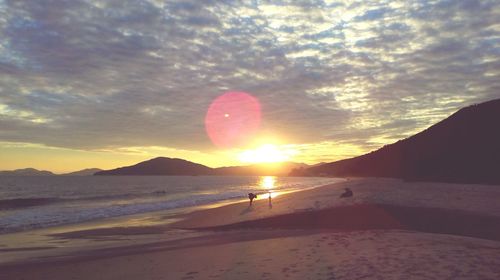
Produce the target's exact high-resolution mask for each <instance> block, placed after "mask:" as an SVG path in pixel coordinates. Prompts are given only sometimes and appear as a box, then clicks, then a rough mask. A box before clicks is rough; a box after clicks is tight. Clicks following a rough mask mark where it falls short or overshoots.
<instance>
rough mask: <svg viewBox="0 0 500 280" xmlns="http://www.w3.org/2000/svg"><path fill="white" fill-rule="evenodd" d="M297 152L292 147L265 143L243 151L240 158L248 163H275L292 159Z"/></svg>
mask: <svg viewBox="0 0 500 280" xmlns="http://www.w3.org/2000/svg"><path fill="white" fill-rule="evenodd" d="M294 153H295V152H294V151H292V150H290V149H285V148H281V147H278V146H276V145H273V144H265V145H262V146H260V147H258V148H256V149H253V150H245V151H243V152H241V153H240V154H239V156H238V159H239V160H240V161H242V162H247V163H273V162H284V161H287V160H290V159H291V157H292V155H293V154H294Z"/></svg>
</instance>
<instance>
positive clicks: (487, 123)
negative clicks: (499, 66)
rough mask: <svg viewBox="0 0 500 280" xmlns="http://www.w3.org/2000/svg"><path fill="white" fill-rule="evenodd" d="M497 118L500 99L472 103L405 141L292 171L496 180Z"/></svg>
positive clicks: (499, 158) (499, 156)
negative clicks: (355, 155)
mask: <svg viewBox="0 0 500 280" xmlns="http://www.w3.org/2000/svg"><path fill="white" fill-rule="evenodd" d="M499 121H500V99H496V100H492V101H488V102H485V103H481V104H476V105H472V106H469V107H465V108H463V109H461V110H459V111H458V112H456V113H454V114H453V115H451V116H450V117H448V118H446V119H445V120H443V121H441V122H439V123H437V124H435V125H433V126H431V127H429V128H428V129H426V130H424V131H422V132H420V133H418V134H416V135H414V136H412V137H409V138H407V139H404V140H400V141H398V142H396V143H393V144H390V145H387V146H384V147H382V148H381V149H378V150H376V151H373V152H370V153H368V154H365V155H362V156H358V157H354V158H350V159H345V160H340V161H337V162H332V163H327V164H323V165H320V166H317V167H311V168H308V169H306V170H302V171H301V172H295V173H292V175H310V176H317V175H329V176H339V177H345V176H359V177H394V178H403V179H407V180H425V181H442V182H457V183H484V184H500V127H499V126H498V122H499ZM297 173H300V174H297Z"/></svg>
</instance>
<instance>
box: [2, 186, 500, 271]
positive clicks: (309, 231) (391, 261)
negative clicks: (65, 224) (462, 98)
mask: <svg viewBox="0 0 500 280" xmlns="http://www.w3.org/2000/svg"><path fill="white" fill-rule="evenodd" d="M346 187H349V188H350V189H352V190H353V192H354V196H353V197H350V198H339V195H340V194H341V193H342V191H343V189H344V188H346ZM499 198H500V189H499V188H498V186H488V185H461V184H443V183H424V182H403V181H401V180H396V179H350V180H346V181H345V182H341V183H337V184H332V185H328V186H323V187H320V188H316V189H312V190H307V191H301V192H295V193H290V194H284V195H278V196H276V197H273V198H272V201H271V202H270V201H269V199H268V197H267V195H260V196H259V198H258V199H257V200H255V201H254V203H253V205H252V206H251V207H250V206H249V205H248V202H241V203H235V204H230V205H225V206H222V207H216V208H212V209H205V210H200V211H195V212H192V213H188V214H184V215H182V216H180V217H176V218H178V219H180V220H178V221H177V222H174V223H169V224H154V225H145V226H141V225H140V224H138V225H137V226H117V225H116V224H115V225H113V226H110V227H103V228H99V229H86V230H73V231H67V232H59V233H57V234H52V235H51V236H50V238H52V239H54V240H58V241H60V242H66V243H65V244H72V243H75V242H81V240H94V241H95V240H111V239H126V240H128V241H130V242H125V243H120V244H121V245H120V246H110V247H106V248H94V249H91V250H89V249H85V248H83V247H82V250H81V251H78V250H77V251H71V252H65V253H64V254H61V255H56V256H54V255H52V256H51V257H43V253H40V254H38V257H36V258H33V257H32V258H26V259H24V260H16V261H11V262H3V263H1V264H0V279H402V278H408V279H499V278H500V205H499V204H498V199H499ZM173 233H176V234H173ZM165 236H173V237H172V238H165ZM145 237H147V241H145V242H140V243H137V242H133V241H134V240H135V239H141V240H146V239H145ZM1 250H3V251H1ZM9 250H10V249H9V248H0V256H1V255H2V254H5V253H7V252H8V251H9ZM25 250H27V251H28V253H29V250H32V251H33V252H35V251H38V252H40V251H42V252H43V250H44V249H43V248H31V249H30V248H26V249H25Z"/></svg>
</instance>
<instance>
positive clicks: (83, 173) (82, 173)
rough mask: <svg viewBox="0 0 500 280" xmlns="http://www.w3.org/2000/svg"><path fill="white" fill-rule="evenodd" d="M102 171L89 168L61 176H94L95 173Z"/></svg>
mask: <svg viewBox="0 0 500 280" xmlns="http://www.w3.org/2000/svg"><path fill="white" fill-rule="evenodd" d="M99 171H102V169H100V168H87V169H82V170H79V171H75V172H70V173H65V174H61V176H92V175H94V173H97V172H99Z"/></svg>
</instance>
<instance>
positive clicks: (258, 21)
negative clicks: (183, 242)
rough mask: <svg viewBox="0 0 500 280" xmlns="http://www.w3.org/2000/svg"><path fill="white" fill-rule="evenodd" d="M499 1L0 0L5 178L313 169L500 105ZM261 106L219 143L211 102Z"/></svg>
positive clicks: (0, 129) (0, 159)
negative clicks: (240, 97) (480, 106)
mask: <svg viewBox="0 0 500 280" xmlns="http://www.w3.org/2000/svg"><path fill="white" fill-rule="evenodd" d="M499 19H500V2H498V1H494V0H492V1H488V0H485V1H474V0H467V1H459V0H446V1H440V0H438V1H394V0H390V1H314V0H311V1H300V0H298V1H233V0H230V1H229V0H222V1H186V0H182V1H159V0H150V1H147V0H143V1H142V0H117V1H91V0H89V1H80V0H67V1H62V0H37V1H22V0H13V1H9V0H0V170H9V169H16V168H23V167H35V168H38V169H45V170H51V171H55V172H66V171H73V170H78V169H82V168H89V167H99V168H105V169H106V168H114V167H118V166H122V165H128V164H133V163H137V162H139V161H142V160H145V159H149V158H152V157H156V156H167V157H179V158H184V159H187V160H192V161H195V162H198V163H202V164H206V165H208V166H212V167H217V166H224V165H234V164H241V163H242V161H243V162H245V158H248V157H249V156H250V158H251V157H252V155H253V156H254V157H255V155H260V156H257V158H262V156H263V155H265V154H268V155H270V154H273V153H276V154H277V155H275V158H279V157H282V158H283V159H286V160H291V161H296V162H305V163H309V164H313V163H317V162H323V161H334V160H339V159H343V158H348V157H352V156H356V155H360V154H363V153H365V152H369V151H372V150H375V149H377V148H379V147H381V146H383V145H386V144H390V143H392V142H395V141H397V140H399V139H402V138H405V137H408V136H411V135H413V134H415V133H417V132H418V131H421V130H423V129H425V128H427V127H429V126H430V125H432V124H434V123H436V122H438V121H439V120H442V119H444V118H446V117H447V116H449V115H450V114H452V113H453V112H455V111H456V110H458V109H459V108H461V107H464V106H467V105H470V104H474V103H480V102H483V101H487V100H491V99H495V98H499V97H500V20H499ZM233 91H236V92H245V93H248V94H249V95H251V96H253V97H254V98H255V99H257V100H258V102H259V103H260V122H259V127H258V129H257V130H256V131H255V133H254V134H252V136H251V137H249V139H248V141H247V143H245V144H244V145H243V144H242V145H239V146H234V147H219V146H217V145H215V144H214V143H213V142H212V141H211V139H210V137H209V136H208V135H207V132H206V128H205V117H206V114H207V110H208V108H209V107H210V105H211V104H212V102H213V101H214V100H216V99H217V97H219V96H221V95H223V94H224V93H227V92H233Z"/></svg>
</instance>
